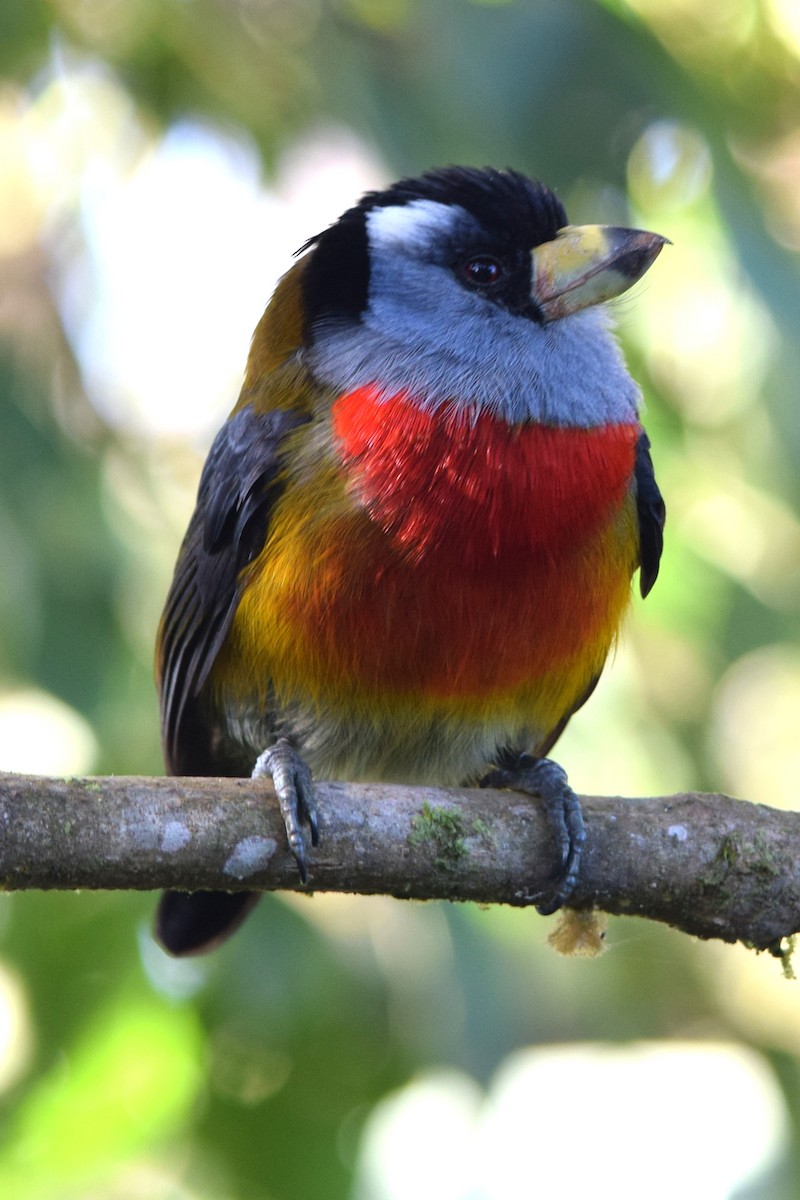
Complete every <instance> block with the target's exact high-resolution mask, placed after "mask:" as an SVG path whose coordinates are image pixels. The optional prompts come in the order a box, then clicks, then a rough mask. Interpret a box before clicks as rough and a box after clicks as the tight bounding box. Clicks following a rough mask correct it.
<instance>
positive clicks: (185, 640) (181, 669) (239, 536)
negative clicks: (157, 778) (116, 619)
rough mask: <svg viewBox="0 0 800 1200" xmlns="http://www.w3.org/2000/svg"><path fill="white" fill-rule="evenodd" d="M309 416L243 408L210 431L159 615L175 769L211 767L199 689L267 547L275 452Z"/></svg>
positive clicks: (166, 726)
mask: <svg viewBox="0 0 800 1200" xmlns="http://www.w3.org/2000/svg"><path fill="white" fill-rule="evenodd" d="M306 419H307V418H306V417H305V416H304V415H303V414H301V413H298V412H287V411H283V410H270V411H268V412H261V413H257V412H254V410H253V409H252V408H251V407H247V408H243V409H241V410H240V411H239V412H237V413H235V414H234V416H232V417H231V418H230V420H228V421H227V422H226V424H225V425H224V426H223V427H222V429H221V430H220V431H219V433H218V434H217V436H216V438H215V439H214V442H213V444H212V446H211V449H210V451H209V454H208V458H207V459H206V463H205V466H204V467H203V473H202V476H201V478H200V487H199V489H198V494H197V505H196V507H195V510H194V513H193V515H192V519H191V521H190V523H189V528H188V530H187V532H186V537H185V538H184V541H183V545H182V546H181V551H180V554H179V556H178V562H177V565H176V567H175V575H174V578H173V581H172V586H171V588H170V591H169V595H168V596H167V602H166V605H165V607H164V614H163V616H162V618H161V627H160V630H159V644H158V662H159V672H158V673H159V691H160V698H161V731H162V738H163V743H164V757H165V759H166V763H167V769H168V770H169V771H170V772H171V773H172V774H174V775H203V774H218V773H222V772H221V771H220V765H221V764H220V763H219V762H218V761H216V760H215V757H214V749H213V744H212V743H213V730H212V729H210V728H208V725H207V716H206V715H205V714H204V712H203V706H202V705H201V703H200V694H201V691H202V688H203V685H204V683H205V682H206V680H207V678H208V675H209V672H210V670H211V668H212V666H213V665H214V660H215V658H216V656H217V654H218V653H219V651H220V648H221V647H222V644H223V642H224V640H225V637H226V635H227V633H228V630H229V629H230V625H231V621H232V620H233V616H234V613H235V612H236V607H237V604H238V602H239V591H238V578H239V574H240V572H241V570H242V568H243V567H245V566H247V564H248V563H250V562H252V560H253V559H254V558H255V557H256V556H257V555H258V554H259V553H260V551H261V549H262V548H263V546H264V540H265V538H266V533H267V526H268V523H269V519H270V514H271V512H272V509H273V507H274V504H275V501H276V499H277V496H278V494H279V492H280V489H281V486H282V484H281V478H280V468H281V459H280V449H281V443H282V441H283V439H284V438H285V436H286V434H287V433H288V432H289V431H290V430H292V429H294V428H296V427H297V426H298V425H300V424H302V423H303V422H304V420H306Z"/></svg>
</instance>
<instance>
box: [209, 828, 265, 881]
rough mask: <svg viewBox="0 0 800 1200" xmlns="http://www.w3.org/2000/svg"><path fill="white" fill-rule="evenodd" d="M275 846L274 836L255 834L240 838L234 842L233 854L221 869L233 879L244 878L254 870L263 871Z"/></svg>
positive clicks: (254, 871)
mask: <svg viewBox="0 0 800 1200" xmlns="http://www.w3.org/2000/svg"><path fill="white" fill-rule="evenodd" d="M277 848H278V843H277V842H276V841H275V839H274V838H266V837H259V836H258V835H257V834H253V835H252V836H251V837H246V838H242V840H241V841H240V842H237V843H236V846H235V848H234V851H233V854H231V855H230V857H229V858H228V859H227V861H226V863H225V865H224V867H223V868H222V870H223V871H224V873H225V874H226V875H232V876H233V878H234V879H246V878H247V876H248V875H255V873H256V871H263V870H264V868H265V867H266V865H267V863H268V862H269V860H270V859H271V858H272V856H273V854H274V853H275V851H276V850H277Z"/></svg>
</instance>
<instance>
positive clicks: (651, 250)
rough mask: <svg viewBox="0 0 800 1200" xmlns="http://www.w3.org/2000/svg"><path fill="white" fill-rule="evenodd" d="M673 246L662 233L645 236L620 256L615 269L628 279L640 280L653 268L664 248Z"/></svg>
mask: <svg viewBox="0 0 800 1200" xmlns="http://www.w3.org/2000/svg"><path fill="white" fill-rule="evenodd" d="M671 245H672V242H671V241H670V240H669V238H666V237H662V236H661V234H660V233H648V234H643V235H642V237H641V239H640V240H638V241H637V244H635V245H633V246H631V247H630V249H629V250H626V251H625V252H624V253H623V254H621V255H620V256H619V258H618V259H617V261H616V262H615V263H614V269H615V270H616V271H619V273H620V275H624V276H625V277H626V278H628V279H638V278H639V277H640V276H642V275H644V273H645V271H647V270H648V269H649V268H650V267H651V266H652V264H653V263H654V262H655V260H656V259H657V258H658V256H659V254H660V253H661V251H662V250H663V249H664V247H665V246H671Z"/></svg>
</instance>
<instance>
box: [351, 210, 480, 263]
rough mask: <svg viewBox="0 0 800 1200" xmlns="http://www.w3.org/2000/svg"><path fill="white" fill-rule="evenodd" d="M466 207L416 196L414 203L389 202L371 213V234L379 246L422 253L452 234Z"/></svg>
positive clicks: (377, 247)
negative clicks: (421, 198)
mask: <svg viewBox="0 0 800 1200" xmlns="http://www.w3.org/2000/svg"><path fill="white" fill-rule="evenodd" d="M466 215H467V214H466V213H465V212H464V210H463V209H461V208H458V207H457V206H455V205H452V204H438V203H437V202H436V201H435V200H412V201H411V203H410V204H388V205H386V206H385V207H384V208H373V209H372V210H371V211H370V212H369V213H368V214H367V235H368V237H369V241H370V245H371V246H372V247H373V248H374V249H375V250H377V251H378V252H380V251H385V250H393V251H395V252H397V251H401V252H402V253H403V254H408V253H409V251H410V252H411V253H412V254H419V252H420V251H424V250H426V249H427V248H429V247H432V246H433V245H434V244H435V243H437V242H442V241H443V240H445V239H446V238H447V237H448V236H449V235H451V234H452V232H453V228H454V225H455V223H456V220H457V217H459V216H460V217H466Z"/></svg>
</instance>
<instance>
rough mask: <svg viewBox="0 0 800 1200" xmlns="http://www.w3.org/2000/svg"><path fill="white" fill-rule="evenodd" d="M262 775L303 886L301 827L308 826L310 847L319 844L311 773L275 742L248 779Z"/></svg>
mask: <svg viewBox="0 0 800 1200" xmlns="http://www.w3.org/2000/svg"><path fill="white" fill-rule="evenodd" d="M265 775H268V776H269V777H270V779H271V780H272V784H273V787H274V788H275V794H276V795H277V797H278V803H279V805H280V809H281V816H282V817H283V823H284V826H285V827H286V838H287V841H288V843H289V849H290V850H291V852H292V854H293V856H294V860H295V862H296V863H297V871H298V874H299V875H300V880H301V882H302V883H306V882H307V881H308V867H307V859H306V843H305V838H304V837H303V825H304V824H305V825H308V827H309V829H310V831H311V844H312V846H316V845H317V844H318V843H319V820H318V817H317V805H316V801H315V799H314V785H313V782H312V779H311V771H310V770H309V768H308V766H307V765H306V763H305V762H304V761H303V759H302V758H301V757H300V755H299V754H298V753H297V751H296V750H295V748H294V746H292V744H291V743H290V742H288V741H287V740H286V738H279V739H278V741H277V742H276V743H275V745H274V746H269V747H268V748H267V749H266V750H265V751H264V752H263V753H262V754H260V755H259V757H258V759H257V760H256V765H255V767H254V768H253V774H252V778H253V779H260V778H263V777H264V776H265Z"/></svg>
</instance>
